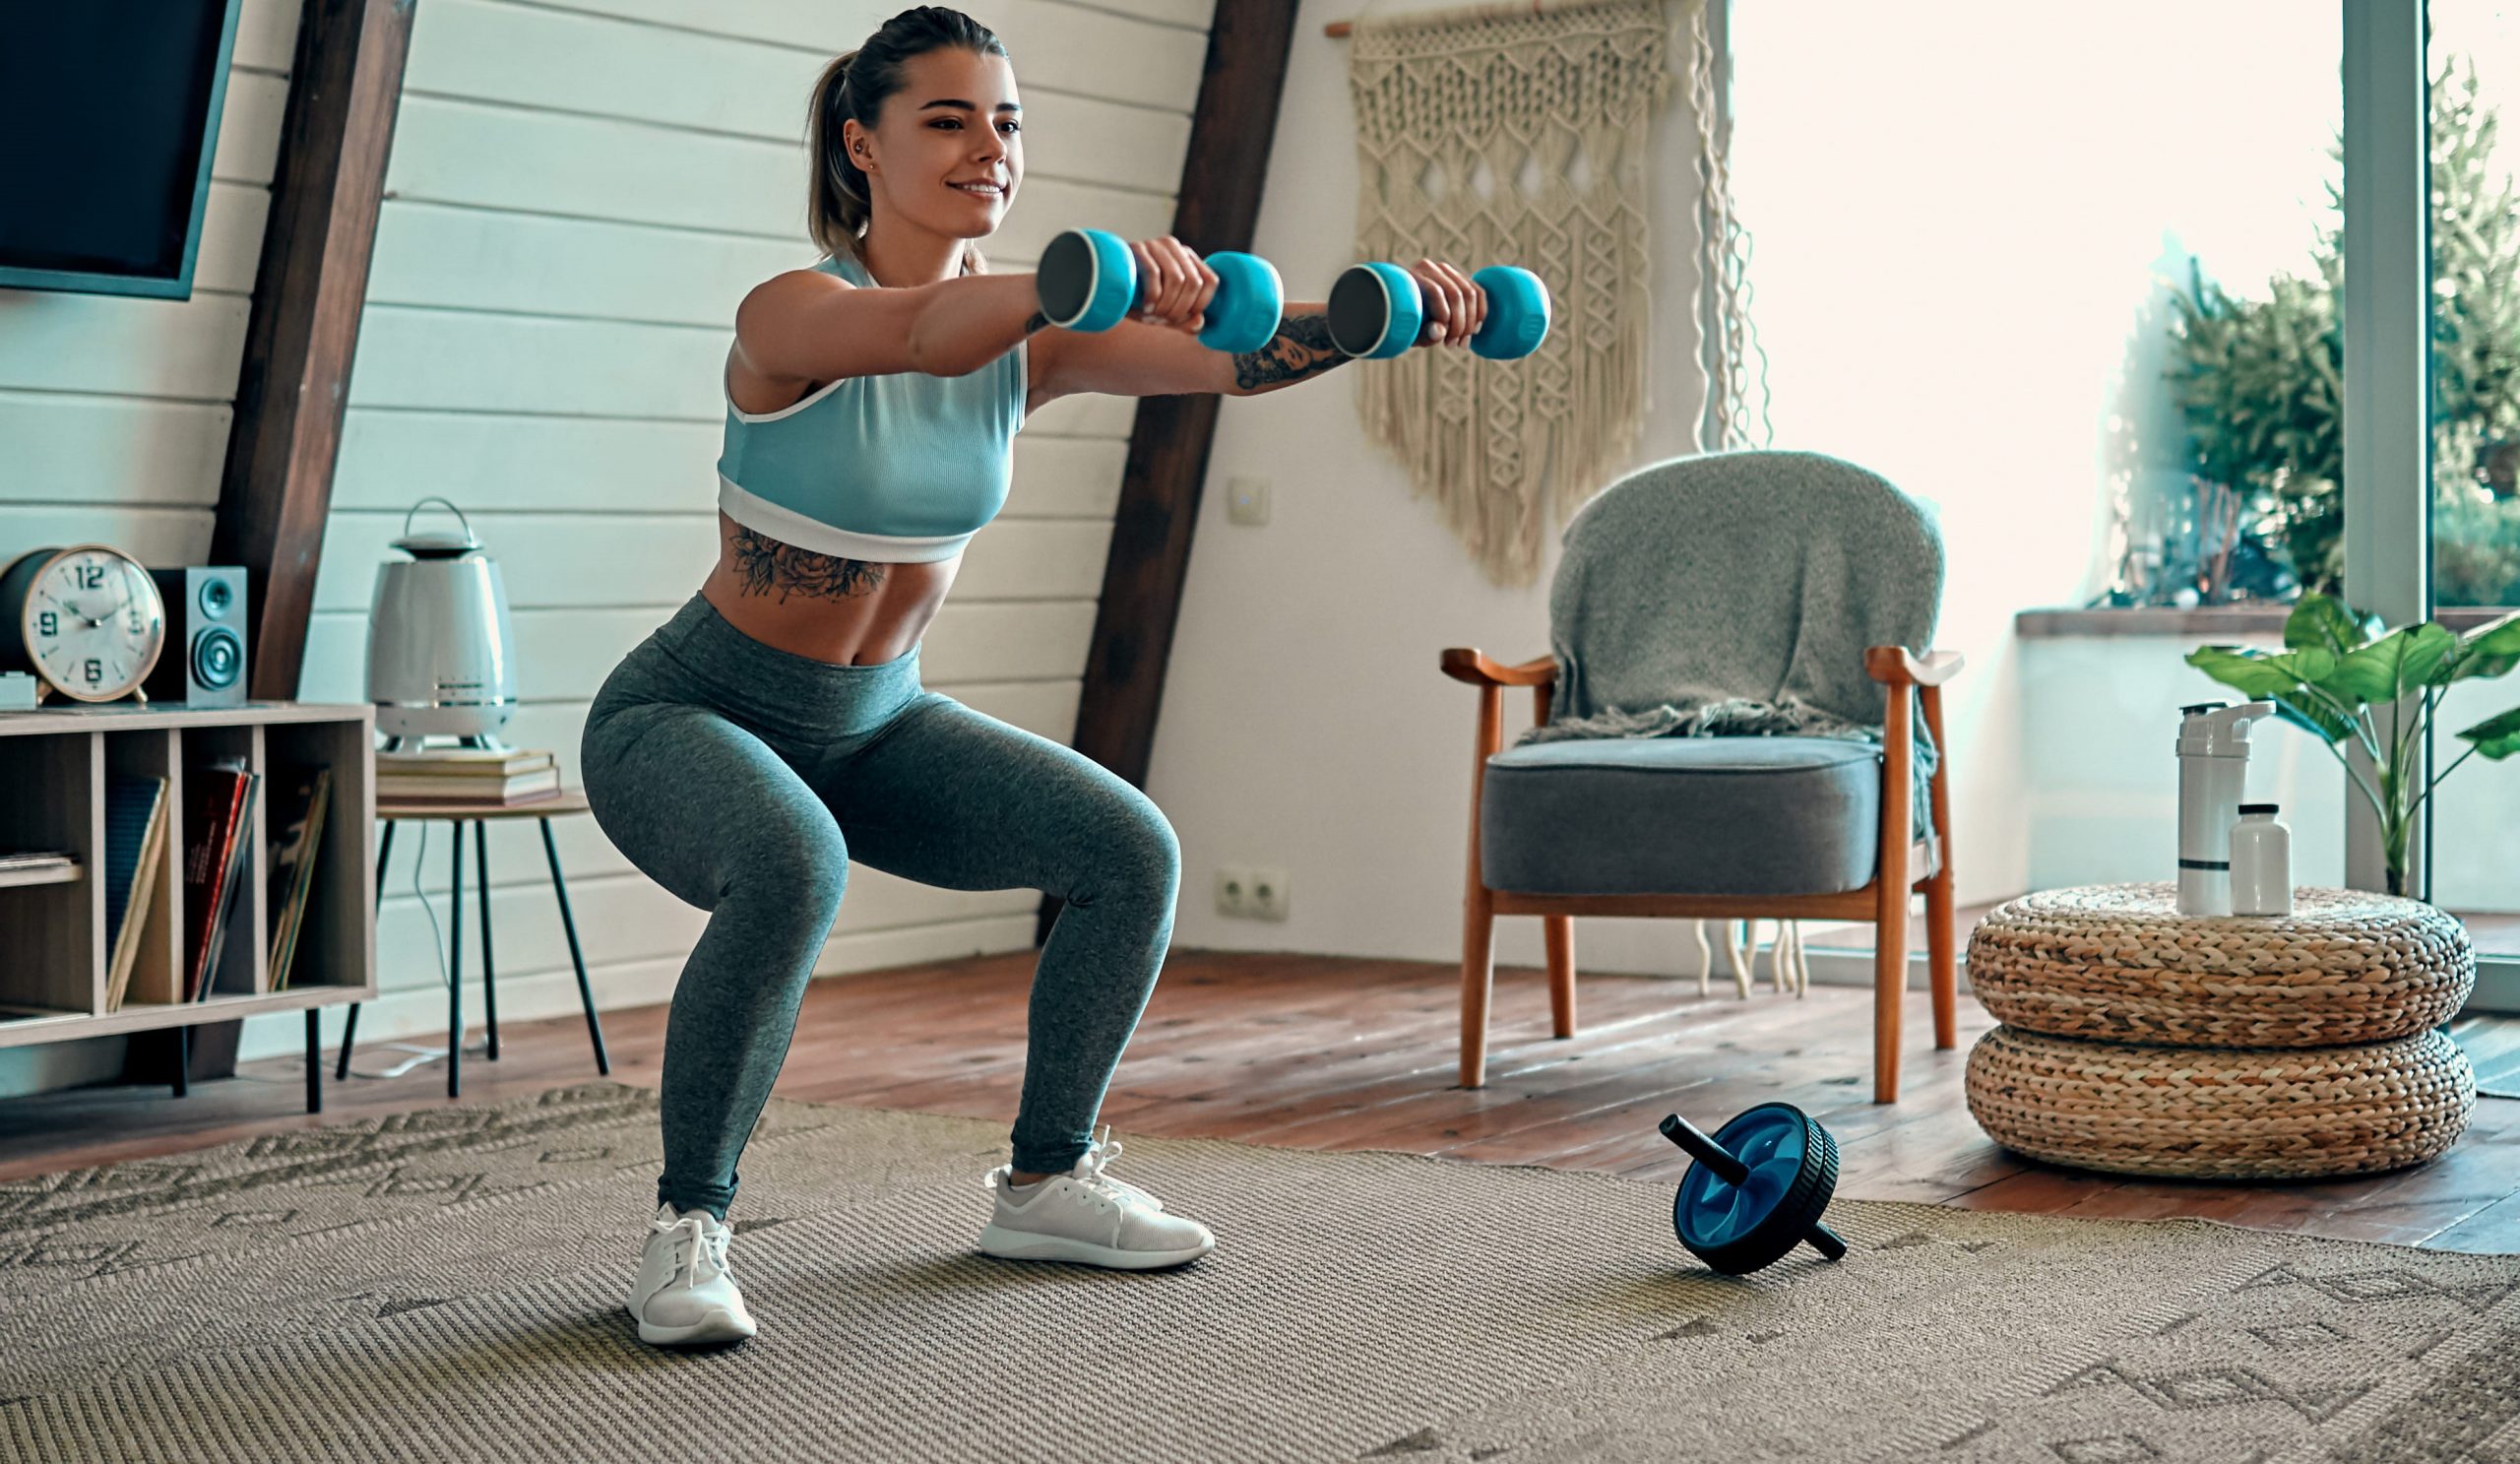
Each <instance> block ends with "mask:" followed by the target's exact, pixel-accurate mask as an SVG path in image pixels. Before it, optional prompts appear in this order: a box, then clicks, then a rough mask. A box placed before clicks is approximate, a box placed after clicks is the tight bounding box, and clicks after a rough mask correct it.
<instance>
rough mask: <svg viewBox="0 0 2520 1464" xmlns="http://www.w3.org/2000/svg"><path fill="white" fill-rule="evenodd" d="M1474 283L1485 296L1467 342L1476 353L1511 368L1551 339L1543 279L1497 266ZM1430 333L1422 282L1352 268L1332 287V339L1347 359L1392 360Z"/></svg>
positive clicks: (1378, 268)
mask: <svg viewBox="0 0 2520 1464" xmlns="http://www.w3.org/2000/svg"><path fill="white" fill-rule="evenodd" d="M1470 283H1471V284H1473V285H1476V286H1479V287H1480V288H1481V290H1482V291H1484V292H1485V293H1486V295H1487V319H1486V321H1485V322H1484V323H1482V324H1481V326H1480V328H1479V331H1478V333H1477V334H1475V335H1473V336H1472V337H1471V338H1470V349H1471V350H1472V351H1473V352H1475V353H1477V354H1479V355H1482V356H1485V357H1486V358H1487V359H1489V360H1491V361H1510V360H1514V359H1516V358H1518V357H1521V356H1526V355H1529V354H1531V353H1532V352H1533V351H1535V350H1539V349H1540V343H1541V342H1543V341H1544V340H1547V339H1548V286H1545V285H1543V284H1541V283H1540V277H1539V276H1538V275H1535V274H1533V273H1532V272H1531V271H1529V270H1524V269H1517V268H1515V267H1514V266H1512V265H1503V264H1492V265H1489V266H1488V267H1487V268H1485V269H1483V270H1481V271H1480V272H1479V273H1478V274H1475V275H1473V276H1471V277H1470ZM1425 328H1426V299H1425V295H1424V293H1423V292H1422V291H1421V290H1420V289H1419V287H1418V277H1417V276H1415V275H1413V274H1411V273H1409V272H1408V271H1407V270H1404V269H1402V268H1401V267H1400V266H1398V265H1395V264H1382V263H1380V262H1376V263H1373V264H1360V265H1355V266H1354V267H1352V268H1350V269H1349V270H1348V272H1347V273H1345V274H1343V275H1341V276H1340V277H1339V283H1338V284H1336V285H1333V286H1331V287H1330V340H1331V342H1332V344H1334V345H1336V346H1337V347H1338V348H1339V349H1340V350H1344V351H1346V352H1347V353H1348V354H1350V355H1355V356H1362V357H1364V358H1365V359H1367V360H1388V359H1390V358H1391V357H1393V356H1396V355H1398V354H1400V353H1401V352H1402V351H1404V350H1408V349H1409V348H1410V347H1412V346H1415V345H1417V344H1418V335H1419V333H1421V332H1422V331H1424V330H1425Z"/></svg>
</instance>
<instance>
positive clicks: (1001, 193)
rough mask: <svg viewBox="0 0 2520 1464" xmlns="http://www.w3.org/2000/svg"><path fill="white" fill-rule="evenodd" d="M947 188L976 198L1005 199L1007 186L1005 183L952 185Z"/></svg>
mask: <svg viewBox="0 0 2520 1464" xmlns="http://www.w3.org/2000/svg"><path fill="white" fill-rule="evenodd" d="M947 186H948V187H950V188H952V189H953V190H954V191H955V192H957V193H968V194H970V195H972V196H973V197H974V198H1004V197H1005V196H1006V185H1005V184H1003V183H951V184H948V185H947Z"/></svg>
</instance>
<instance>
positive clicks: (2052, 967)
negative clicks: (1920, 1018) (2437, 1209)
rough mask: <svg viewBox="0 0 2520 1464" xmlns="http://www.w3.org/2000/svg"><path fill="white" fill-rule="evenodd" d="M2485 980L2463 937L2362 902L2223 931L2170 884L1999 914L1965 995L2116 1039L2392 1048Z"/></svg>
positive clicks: (2040, 1026)
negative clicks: (2185, 907)
mask: <svg viewBox="0 0 2520 1464" xmlns="http://www.w3.org/2000/svg"><path fill="white" fill-rule="evenodd" d="M2476 984H2477V958H2476V951H2475V948H2474V947H2473V946H2472V945H2471V944H2470V943H2469V941H2468V932H2467V929H2466V927H2465V926H2463V925H2461V924H2460V923H2458V922H2457V921H2456V920H2454V919H2452V918H2451V917H2450V916H2449V915H2448V914H2446V913H2444V912H2443V911H2441V910H2439V909H2437V908H2435V907H2433V906H2430V905H2426V904H2424V903H2423V902H2421V901H2417V900H2402V899H2398V898H2396V897H2394V896H2390V895H2371V894H2364V893H2362V892H2360V891H2356V890H2320V889H2304V890H2299V891H2297V892H2296V893H2295V896H2294V913H2293V914H2292V915H2291V916H2289V917H2284V918H2280V919H2278V918H2242V917H2235V918H2231V919H2224V920H2200V919H2197V918H2195V917H2192V916H2183V915H2180V914H2179V913H2178V892H2177V888H2176V887H2175V886H2173V885H2169V884H2109V885H2092V886H2085V887H2083V888H2079V889H2063V890H2049V891H2047V892H2046V893H2043V894H2037V895H2025V896H2023V897H2022V898H2021V899H2018V900H2014V901H2010V902H2008V903H2006V904H2004V905H2000V906H1998V907H1996V908H1995V909H1994V910H1993V911H1992V912H1991V913H1989V914H1988V915H1987V916H1986V918H1985V921H1983V922H1981V923H1980V924H1979V926H1978V928H1977V929H1976V931H1974V932H1973V933H1972V934H1971V935H1970V937H1969V985H1970V987H1972V988H1973V989H1974V990H1976V992H1977V993H1978V999H1979V1000H1980V1001H1983V1002H1985V1005H1986V1010H1987V1011H1988V1012H1990V1013H1992V1014H1993V1015H1994V1018H1995V1020H1997V1021H1999V1022H2002V1023H2004V1024H2005V1025H2006V1026H2010V1027H2017V1028H2026V1029H2028V1030H2029V1031H2032V1032H2046V1033H2049V1034H2051V1035H2053V1036H2057V1037H2086V1038H2098V1039H2103V1040H2106V1041H2110V1042H2156V1043H2170V1044H2173V1045H2174V1046H2178V1047H2198V1048H2320V1047H2335V1046H2338V1045H2340V1044H2344V1043H2366V1042H2385V1041H2387V1040H2389V1039H2390V1038H2395V1037H2407V1036H2410V1035H2412V1034H2414V1033H2418V1032H2424V1031H2427V1030H2429V1029H2431V1028H2433V1027H2437V1026H2439V1025H2440V1024H2441V1023H2443V1022H2445V1021H2447V1020H2449V1018H2450V1016H2451V1014H2452V1013H2454V1012H2456V1011H2457V1010H2458V1009H2459V1008H2460V1006H2461V1005H2463V1004H2464V1003H2465V1002H2466V1001H2467V999H2468V993H2469V992H2470V991H2471V990H2473V989H2474V988H2475V987H2476Z"/></svg>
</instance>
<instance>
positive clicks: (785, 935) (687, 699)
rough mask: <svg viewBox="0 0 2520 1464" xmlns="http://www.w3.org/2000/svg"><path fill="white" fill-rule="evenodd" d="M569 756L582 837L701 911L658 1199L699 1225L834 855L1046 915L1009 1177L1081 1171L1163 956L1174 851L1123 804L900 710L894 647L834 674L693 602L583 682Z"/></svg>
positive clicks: (1082, 776) (773, 1065)
mask: <svg viewBox="0 0 2520 1464" xmlns="http://www.w3.org/2000/svg"><path fill="white" fill-rule="evenodd" d="M579 760H580V768H581V771H582V772H583V774H584V777H585V780H586V791H587V799H588V801H589V802H590V803H592V804H593V805H594V809H595V816H596V820H597V822H599V823H600V824H601V825H602V826H603V831H604V833H605V834H606V835H608V836H609V837H610V838H611V840H612V842H613V843H614V844H615V845H617V846H618V847H619V848H620V850H621V852H622V853H623V854H624V855H627V856H628V857H629V859H630V860H631V862H633V863H635V864H637V865H638V866H639V867H640V868H641V869H642V870H644V871H646V872H647V874H648V876H649V877H650V878H652V879H654V880H656V881H657V882H658V883H659V884H661V885H663V886H664V887H665V888H666V889H667V890H670V891H672V892H673V894H674V895H675V896H676V897H678V898H680V899H682V900H683V901H685V902H687V903H689V904H691V905H695V906H698V907H699V908H700V909H702V910H706V911H708V912H709V926H708V929H707V930H706V931H705V932H704V933H703V934H702V935H701V937H700V943H699V944H698V945H697V946H695V947H693V949H692V952H691V959H690V961H689V962H688V963H686V964H685V965H684V967H683V969H682V978H681V981H680V983H679V985H677V986H676V987H674V993H673V1006H672V1010H671V1014H670V1017H669V1019H668V1021H667V1023H666V1027H665V1058H664V1082H663V1096H662V1105H663V1111H664V1112H663V1120H664V1172H663V1173H662V1175H661V1176H660V1177H659V1179H658V1183H657V1198H658V1200H659V1201H660V1202H661V1203H671V1204H673V1205H674V1206H676V1207H677V1208H681V1209H706V1210H708V1211H709V1212H711V1213H712V1214H714V1215H716V1216H717V1217H718V1218H719V1219H721V1220H724V1219H725V1215H726V1207H727V1205H728V1203H730V1202H731V1201H732V1200H733V1198H734V1194H735V1184H736V1176H735V1161H736V1159H737V1157H738V1156H740V1155H741V1153H742V1152H743V1147H744V1142H745V1140H746V1139H748V1138H749V1137H751V1134H752V1127H753V1123H754V1121H755V1120H756V1119H758V1118H759V1117H760V1116H761V1110H762V1105H763V1104H764V1103H766V1102H767V1101H768V1100H769V1097H770V1087H771V1083H772V1082H773V1080H775V1079H776V1078H777V1077H778V1076H779V1069H780V1066H781V1064H782V1063H783V1062H785V1061H786V1059H787V1055H788V1042H789V1040H790V1039H791V1038H792V1037H793V1035H794V1033H795V1027H796V1009H797V1006H798V1004H799V1003H800V1002H801V1001H802V1000H803V999H804V992H805V982H806V980H807V979H808V978H809V977H811V976H812V974H813V969H814V962H815V959H816V958H817V957H819V956H820V955H821V954H822V949H823V942H824V941H825V940H826V939H827V938H829V936H830V935H831V932H832V922H833V920H834V919H835V918H836V917H837V916H838V914H839V912H840V907H841V896H842V893H843V891H844V890H845V889H846V888H847V887H848V883H849V866H850V862H851V860H852V859H853V860H857V861H859V862H862V863H865V864H867V865H869V866H871V867H873V868H877V869H881V870H884V871H885V872H887V873H890V874H897V875H900V876H902V877H903V878H905V879H912V880H915V881H917V882H919V883H921V884H929V885H939V886H942V887H944V888H947V889H957V890H994V889H1017V888H1029V889H1038V890H1042V891H1045V892H1047V893H1050V894H1054V895H1058V896H1060V897H1061V898H1062V899H1064V900H1065V901H1066V904H1065V906H1064V907H1063V908H1062V909H1061V910H1060V912H1059V917H1058V921H1057V923H1055V924H1054V925H1053V926H1052V927H1051V930H1050V938H1049V941H1048V943H1047V944H1045V945H1044V946H1043V947H1042V949H1041V954H1040V964H1039V966H1038V968H1037V969H1036V971H1035V973H1034V978H1033V993H1032V1005H1031V1030H1030V1048H1029V1051H1028V1055H1027V1059H1026V1064H1025V1069H1024V1096H1023V1100H1022V1105H1021V1107H1020V1108H1019V1109H1018V1111H1017V1114H1016V1118H1015V1127H1014V1131H1013V1134H1012V1137H1013V1140H1014V1163H1015V1167H1016V1168H1017V1169H1019V1170H1025V1171H1030V1172H1034V1173H1056V1172H1061V1171H1064V1170H1066V1169H1068V1168H1069V1167H1071V1166H1072V1165H1074V1164H1075V1162H1076V1161H1077V1159H1078V1158H1079V1157H1080V1156H1082V1155H1083V1154H1084V1153H1085V1151H1086V1149H1087V1148H1088V1147H1089V1146H1090V1144H1091V1143H1092V1136H1093V1128H1094V1117H1095V1114H1096V1113H1098V1112H1099V1111H1100V1110H1101V1108H1102V1106H1103V1092H1104V1090H1105V1089H1107V1088H1108V1087H1109V1086H1110V1081H1111V1072H1112V1069H1113V1068H1114V1067H1116V1066H1117V1065H1118V1064H1119V1060H1120V1050H1121V1049H1122V1048H1124V1047H1126V1046H1127V1045H1128V1041H1129V1037H1130V1035H1131V1034H1132V1033H1134V1032H1135V1031H1136V1030H1137V1023H1138V1017H1139V1015H1140V1014H1141V1013H1143V1012H1144V1011H1145V1009H1146V1002H1147V997H1148V996H1149V995H1150V994H1151V993H1152V992H1153V991H1154V989H1155V979H1156V972H1157V970H1158V969H1159V968H1160V967H1161V966H1162V965H1163V964H1164V953H1165V949H1166V946H1167V945H1168V944H1169V943H1170V942H1171V939H1172V904H1173V897H1174V895H1175V893H1176V892H1177V890H1178V887H1179V885H1180V878H1181V853H1180V846H1179V845H1178V844H1177V843H1176V842H1175V841H1174V839H1173V834H1172V826H1171V824H1169V823H1168V822H1166V820H1165V817H1164V814H1163V812H1162V811H1161V810H1159V809H1158V808H1157V807H1156V806H1155V804H1154V803H1153V802H1151V801H1149V800H1148V798H1147V796H1145V795H1144V794H1142V793H1140V792H1138V790H1137V789H1135V788H1133V787H1131V786H1130V785H1129V784H1128V783H1127V782H1126V781H1125V780H1123V779H1121V778H1120V777H1118V776H1117V775H1115V774H1113V773H1111V772H1110V771H1109V770H1107V769H1105V768H1103V766H1102V765H1101V764H1099V763H1097V762H1095V761H1094V760H1093V759H1091V758H1088V757H1086V756H1085V755H1084V754H1082V753H1079V752H1077V751H1075V750H1074V749H1072V748H1068V747H1063V746H1061V745H1059V744H1058V743H1056V742H1053V741H1050V740H1048V739H1047V738H1044V737H1040V736H1036V735H1035V734H1033V733H1032V732H1025V731H1023V730H1022V729H1020V728H1014V727H1009V726H1007V725H1006V724H1005V723H1002V722H999V721H997V720H995V719H993V718H990V717H986V716H983V715H981V714H980V713H978V712H975V711H973V710H972V709H971V708H969V707H966V706H964V705H963V704H962V703H960V702H957V701H955V700H954V699H953V698H951V697H949V696H945V695H943V694H941V693H938V692H933V691H927V690H924V689H922V688H921V687H920V685H919V681H918V651H917V649H916V648H915V647H914V648H913V649H912V650H911V652H910V653H909V654H908V655H906V656H903V657H901V658H900V659H899V660H896V661H892V662H888V663H886V664H884V665H881V666H834V665H831V664H830V663H828V662H821V661H815V660H812V659H810V658H807V657H803V656H794V655H790V654H788V652H785V651H780V650H776V649H773V648H772V647H769V646H765V645H763V644H761V643H760V642H759V641H756V640H754V639H752V638H751V637H750V636H747V635H745V634H744V633H743V632H741V631H739V630H737V629H735V628H734V626H732V625H730V624H728V623H727V622H726V620H725V617H724V616H722V615H720V614H719V613H718V611H717V609H716V607H714V606H712V605H710V604H709V603H708V602H707V601H706V600H703V599H701V598H699V597H697V596H694V597H693V598H692V600H691V603H690V604H688V605H684V606H683V607H682V608H681V609H680V610H678V611H676V612H675V614H674V617H673V618H672V619H671V620H670V621H668V622H666V623H665V624H664V625H662V626H661V627H659V628H658V630H657V631H656V633H655V634H653V635H651V636H649V637H648V639H647V640H645V641H643V642H641V643H640V645H639V646H638V648H637V649H635V650H633V651H632V652H631V653H630V655H629V656H628V657H627V658H625V659H624V660H623V661H622V663H621V665H620V666H618V667H617V668H614V669H613V671H612V674H611V675H610V676H609V677H607V678H606V679H605V681H604V683H603V688H602V689H601V690H600V691H599V692H598V693H597V694H596V699H595V705H594V707H593V708H592V709H591V710H590V711H589V713H588V716H587V731H586V740H585V742H584V744H583V745H582V747H581V749H580V752H579ZM874 1037H875V1040H878V1041H880V1040H881V1037H880V1034H876V1035H874Z"/></svg>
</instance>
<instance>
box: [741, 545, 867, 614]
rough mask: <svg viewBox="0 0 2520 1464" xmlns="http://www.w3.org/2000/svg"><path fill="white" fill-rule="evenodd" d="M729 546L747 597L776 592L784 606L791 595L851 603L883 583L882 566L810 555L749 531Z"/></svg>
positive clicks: (857, 560) (794, 547)
mask: <svg viewBox="0 0 2520 1464" xmlns="http://www.w3.org/2000/svg"><path fill="white" fill-rule="evenodd" d="M728 542H729V543H730V544H731V545H733V547H734V551H735V566H736V569H737V571H738V572H739V573H740V574H742V576H743V590H744V593H745V594H746V595H768V594H769V593H771V591H772V590H774V589H776V590H777V591H778V592H779V601H780V603H781V604H782V605H785V604H787V602H788V595H789V594H791V593H793V594H797V595H807V596H812V597H814V598H816V599H821V600H848V599H851V598H853V597H856V596H859V595H865V594H870V593H872V592H873V591H874V590H875V589H876V588H877V587H878V586H880V585H882V584H883V583H884V566H882V565H881V564H870V563H868V562H866V561H864V560H861V559H843V558H841V557H840V556H839V555H837V554H815V553H808V552H807V551H805V550H803V549H800V548H798V547H796V546H795V545H794V544H789V543H781V542H780V541H778V540H775V539H771V538H768V537H766V536H763V535H759V534H755V533H753V532H752V531H751V530H749V529H737V530H736V531H735V532H734V535H733V537H732V538H731V539H729V540H728Z"/></svg>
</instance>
